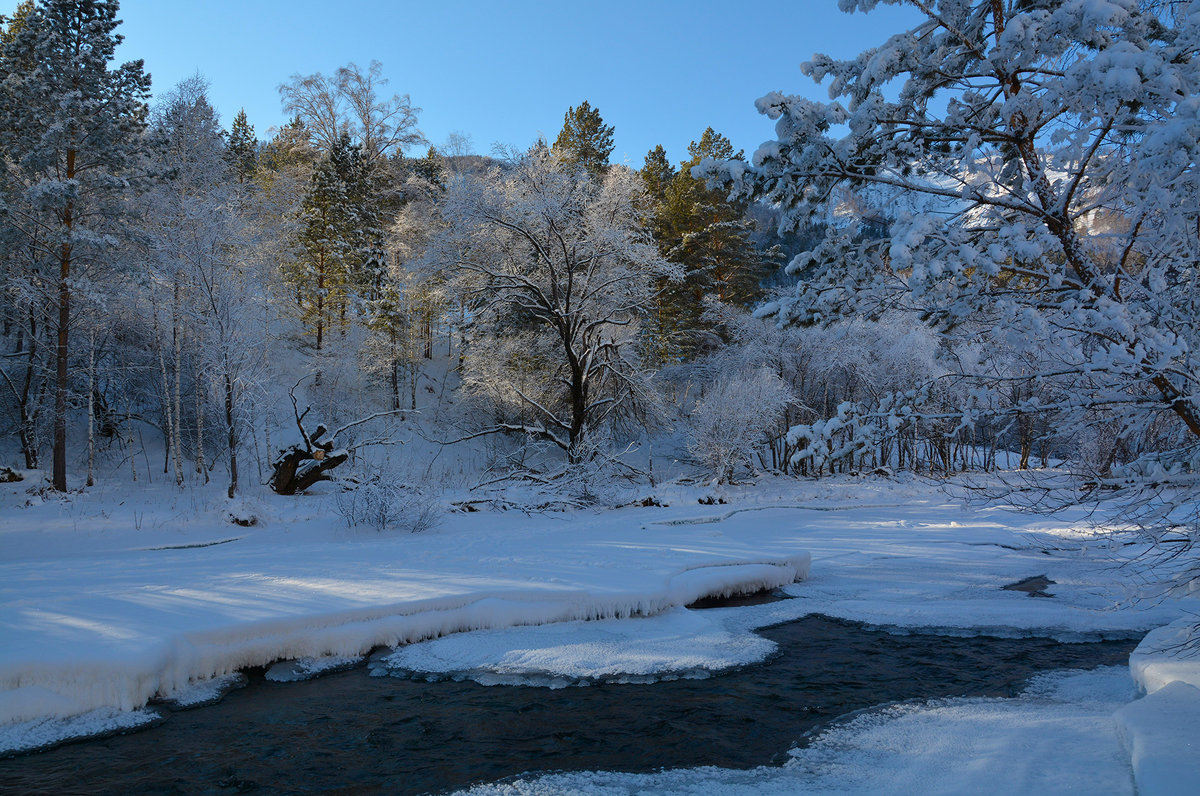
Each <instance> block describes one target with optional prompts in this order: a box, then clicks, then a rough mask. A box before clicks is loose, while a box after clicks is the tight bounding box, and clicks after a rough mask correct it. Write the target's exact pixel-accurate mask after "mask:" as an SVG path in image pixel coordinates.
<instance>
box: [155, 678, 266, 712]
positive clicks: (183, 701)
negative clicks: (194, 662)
mask: <svg viewBox="0 0 1200 796" xmlns="http://www.w3.org/2000/svg"><path fill="white" fill-rule="evenodd" d="M247 682H249V680H248V679H247V678H246V675H244V674H242V673H241V672H234V673H233V674H226V675H222V676H220V677H210V678H207V679H204V680H197V681H195V682H191V683H188V684H187V685H185V686H184V687H182V688H180V689H178V690H176V691H172V692H171V693H169V694H167V695H166V696H165V697H164V698H163V701H164V702H166V703H167V705H168V707H174V708H195V707H200V706H201V705H208V704H211V703H213V702H216V701H218V700H219V699H220V698H221V697H223V696H225V695H226V694H227V693H229V692H230V691H232V690H234V689H235V688H243V687H244V686H245V685H246V683H247Z"/></svg>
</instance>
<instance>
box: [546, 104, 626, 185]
mask: <svg viewBox="0 0 1200 796" xmlns="http://www.w3.org/2000/svg"><path fill="white" fill-rule="evenodd" d="M612 151H613V127H612V125H607V124H605V123H604V119H602V118H600V111H599V110H597V109H595V108H593V107H592V106H591V105H589V104H588V102H587V100H584V101H583V102H581V103H580V104H579V106H578V107H571V108H568V109H567V112H566V114H564V115H563V127H562V130H561V131H559V133H558V138H556V139H554V147H553V152H554V154H555V155H557V156H558V157H559V158H561V159H562V160H563V162H565V163H567V164H570V165H571V166H578V167H582V168H584V169H586V170H587V172H588V173H589V174H591V175H592V176H593V177H594V176H596V175H599V174H602V173H603V172H604V171H605V169H607V168H608V156H609V155H611V154H612Z"/></svg>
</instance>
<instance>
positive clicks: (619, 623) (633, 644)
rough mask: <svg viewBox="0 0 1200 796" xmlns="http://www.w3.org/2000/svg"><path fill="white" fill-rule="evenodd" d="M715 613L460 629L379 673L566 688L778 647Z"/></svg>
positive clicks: (691, 671)
mask: <svg viewBox="0 0 1200 796" xmlns="http://www.w3.org/2000/svg"><path fill="white" fill-rule="evenodd" d="M712 614H713V612H708V611H706V612H698V611H689V610H687V609H686V608H675V609H673V610H670V611H668V612H666V613H663V614H659V615H657V616H653V617H643V618H638V619H630V620H600V621H594V622H563V623H559V624H554V625H539V626H536V627H523V628H513V629H509V630H504V631H495V630H484V631H475V632H472V633H459V634H456V635H453V636H447V637H445V638H440V639H436V640H433V641H425V642H422V643H419V644H410V645H408V646H406V647H401V648H400V649H398V650H397V651H396V652H394V653H392V654H391V655H389V656H388V657H386V658H384V659H382V660H381V661H379V662H378V663H375V664H373V667H374V671H373V673H374V674H391V675H393V676H398V677H425V678H427V679H436V678H450V679H455V680H463V679H469V680H474V681H476V682H478V683H481V684H483V685H536V686H544V687H549V688H561V687H564V686H567V685H587V684H590V683H594V682H605V683H652V682H657V681H659V680H664V679H676V678H681V677H683V678H702V677H707V676H709V674H711V673H713V672H719V671H723V670H726V669H730V668H734V667H737V666H746V665H749V664H752V663H758V662H760V661H762V660H764V659H765V658H766V657H767V656H768V655H770V654H771V653H772V652H774V651H775V644H774V642H772V641H769V640H767V639H765V638H762V637H761V636H757V635H754V634H753V633H750V632H747V631H741V632H737V631H731V630H729V629H727V628H726V627H724V626H723V624H722V623H721V621H720V620H719V619H718V618H716V617H714V616H713V615H712Z"/></svg>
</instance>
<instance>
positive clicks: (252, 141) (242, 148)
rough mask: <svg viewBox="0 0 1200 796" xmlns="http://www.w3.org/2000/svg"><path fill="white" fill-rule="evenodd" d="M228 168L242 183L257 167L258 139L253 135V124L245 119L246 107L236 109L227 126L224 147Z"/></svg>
mask: <svg viewBox="0 0 1200 796" xmlns="http://www.w3.org/2000/svg"><path fill="white" fill-rule="evenodd" d="M226 149H227V154H226V159H227V160H228V162H229V169H230V171H232V172H233V174H235V175H236V176H237V179H238V182H240V183H244V182H246V181H247V180H248V179H249V178H251V177H253V176H254V170H255V169H256V168H258V139H257V138H255V137H254V125H252V124H250V122H249V120H247V119H246V109H245V108H242V109H241V110H239V111H238V113H237V116H235V117H233V125H232V126H231V127H230V128H229V143H228V145H227V147H226Z"/></svg>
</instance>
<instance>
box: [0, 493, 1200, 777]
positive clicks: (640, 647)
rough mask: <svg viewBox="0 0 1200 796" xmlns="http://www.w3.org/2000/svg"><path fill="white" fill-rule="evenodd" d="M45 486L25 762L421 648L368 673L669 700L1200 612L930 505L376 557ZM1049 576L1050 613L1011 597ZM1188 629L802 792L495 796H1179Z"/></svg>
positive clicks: (792, 497)
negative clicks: (69, 740) (841, 635)
mask: <svg viewBox="0 0 1200 796" xmlns="http://www.w3.org/2000/svg"><path fill="white" fill-rule="evenodd" d="M27 487H28V482H26V483H20V484H4V485H0V488H2V489H3V492H0V642H2V643H0V746H4V747H6V748H9V749H16V748H29V747H32V746H37V745H43V744H46V743H50V742H52V741H53V740H54V739H55V738H57V737H62V736H65V735H68V734H71V733H78V732H85V731H90V730H91V731H98V732H104V731H113V730H119V729H121V728H122V727H123V726H128V725H130V724H133V723H137V722H138V721H149V720H152V719H153V718H154V716H155V714H153V713H152V712H148V711H143V712H140V713H139V712H135V711H138V710H139V709H140V708H142V707H143V706H144V705H145V703H146V702H147V700H149V699H151V698H153V697H155V696H158V697H165V698H174V699H176V700H178V701H182V702H186V701H203V700H204V699H208V698H212V697H213V695H215V694H218V693H219V692H220V690H221V688H223V687H228V684H229V683H231V682H233V681H232V680H220V681H216V682H215V683H214V682H209V681H210V679H211V678H218V677H223V676H227V675H229V674H231V673H233V672H235V671H236V670H238V669H239V668H242V667H246V666H253V665H266V664H270V663H272V662H276V661H296V662H295V663H287V664H284V665H282V666H278V667H276V668H275V669H273V671H275V672H276V673H277V675H276V676H277V677H281V678H284V679H289V678H294V677H298V676H305V675H307V674H308V673H311V672H314V671H318V670H320V669H321V668H323V667H324V666H326V665H329V666H335V667H336V666H343V665H346V664H347V663H350V662H352V661H354V660H356V659H357V658H358V657H359V656H362V655H365V654H366V653H368V652H369V651H370V650H371V649H372V648H373V647H376V646H379V645H386V646H395V645H397V644H403V643H406V642H419V641H422V640H426V639H429V640H428V641H423V642H422V643H410V644H408V646H402V647H400V649H399V650H398V651H397V652H396V653H394V654H393V655H392V656H390V657H389V658H388V659H386V660H381V659H377V660H374V661H373V662H372V666H374V667H377V668H378V667H391V668H393V669H399V670H402V671H408V672H412V673H414V674H427V675H429V676H456V677H472V678H474V679H478V680H480V681H482V682H497V683H507V682H529V683H540V684H543V685H551V686H553V685H567V684H577V683H584V682H589V681H593V680H617V681H632V682H643V681H645V682H649V681H652V680H654V679H658V678H662V677H678V676H687V677H695V676H704V675H705V674H707V673H710V672H713V671H719V670H720V669H723V668H727V667H730V666H736V665H742V664H745V663H750V662H754V661H757V660H761V659H762V658H763V657H765V656H766V655H768V654H769V653H770V651H771V649H772V646H771V644H770V643H769V642H766V641H765V640H763V639H761V638H760V637H758V636H756V635H754V634H753V633H752V632H751V631H752V630H753V629H754V628H756V627H761V626H764V625H766V624H771V623H774V622H779V621H785V620H788V619H793V618H797V617H799V616H802V615H804V614H807V613H822V614H827V615H831V616H836V617H842V618H847V619H854V620H860V621H865V622H868V623H872V624H876V625H881V626H886V627H889V628H892V629H894V630H898V631H902V630H903V629H904V628H934V629H938V630H940V631H941V632H946V633H980V632H987V633H991V634H997V633H999V634H1006V635H1013V634H1015V635H1039V636H1047V635H1049V636H1054V637H1057V638H1060V639H1063V640H1065V641H1071V640H1083V639H1088V638H1096V637H1110V636H1137V635H1141V634H1142V633H1145V632H1147V631H1149V630H1151V629H1154V628H1158V627H1161V626H1165V625H1168V624H1169V623H1172V622H1176V621H1178V620H1186V619H1187V617H1188V615H1189V613H1196V612H1198V611H1200V604H1198V601H1197V600H1196V599H1195V598H1194V597H1187V598H1180V597H1176V598H1171V599H1170V600H1166V601H1149V600H1145V599H1144V598H1145V597H1146V596H1147V595H1148V594H1149V593H1150V591H1149V590H1150V586H1148V585H1146V584H1144V583H1143V580H1144V579H1141V578H1137V577H1134V573H1136V568H1132V569H1131V568H1130V567H1118V566H1116V564H1117V560H1116V559H1114V556H1115V555H1117V554H1120V555H1128V554H1129V553H1131V552H1134V551H1136V547H1119V548H1113V549H1111V550H1110V544H1111V542H1110V541H1109V540H1108V539H1105V538H1103V537H1098V536H1094V535H1093V534H1092V533H1091V531H1090V530H1089V529H1088V518H1087V517H1086V515H1085V514H1084V513H1083V512H1082V511H1080V512H1078V513H1076V514H1074V515H1063V516H1056V517H1052V518H1046V517H1034V516H1028V515H1020V514H1016V513H1012V512H1009V511H1006V510H1004V509H1003V508H1001V507H983V508H980V507H973V508H964V507H962V506H961V505H960V504H958V503H956V502H955V501H953V500H951V499H949V498H947V497H946V496H945V495H943V494H942V493H941V492H939V491H937V490H936V489H934V488H932V487H931V486H928V485H926V484H923V483H920V482H917V481H903V482H895V481H885V480H875V479H847V480H839V481H823V482H802V481H795V480H790V479H780V480H766V481H764V482H761V483H759V484H757V485H754V486H747V487H738V488H729V489H726V490H725V491H724V492H722V493H720V496H721V497H723V498H724V499H726V500H727V501H728V502H727V503H726V504H724V505H701V504H700V503H699V502H698V499H699V498H702V497H707V496H710V495H714V494H716V493H714V492H713V490H711V489H706V488H702V487H696V486H683V485H667V486H664V487H659V488H658V489H657V490H653V491H652V490H650V489H649V488H646V490H645V492H644V494H643V495H642V496H649V495H650V494H651V493H652V492H653V495H654V496H655V497H656V498H657V500H658V502H660V503H664V504H667V505H666V506H629V507H625V508H617V509H607V510H597V511H580V512H575V513H571V514H562V513H531V514H525V513H522V512H519V511H507V512H500V511H488V510H485V511H479V512H472V513H452V514H447V515H446V517H445V518H444V520H443V522H442V523H441V524H440V525H439V526H438V527H437V528H435V529H433V530H431V531H427V532H425V533H421V534H382V535H381V534H376V533H374V532H364V531H355V532H350V531H347V530H346V529H345V527H344V526H343V525H341V524H340V521H339V520H336V519H330V517H331V512H330V503H331V498H330V495H329V494H328V492H325V493H320V492H319V491H318V494H313V495H306V496H298V497H294V498H277V497H274V496H271V497H262V498H260V499H259V502H257V503H252V504H250V505H247V506H242V507H241V508H240V510H239V513H240V515H243V516H244V515H249V514H253V515H255V516H256V517H257V518H258V523H257V524H256V525H254V526H252V527H241V526H238V525H234V524H232V523H231V522H230V520H229V517H228V508H227V505H226V504H225V503H224V502H223V501H221V500H220V499H219V497H218V496H217V495H218V492H217V491H216V490H215V489H214V491H213V492H212V493H211V497H198V495H202V494H203V493H201V492H199V491H198V490H189V491H188V492H184V493H169V492H166V491H160V492H153V491H150V492H147V491H130V490H126V491H121V490H120V489H119V488H117V487H110V488H107V489H106V488H105V487H103V486H102V487H99V488H97V489H94V490H92V491H91V492H89V493H87V494H83V495H75V496H72V497H71V498H69V499H68V500H63V501H60V500H58V499H50V498H47V499H43V498H40V497H38V496H36V495H28V494H27V493H26V491H25V489H26V488H27ZM147 495H150V496H151V497H147ZM26 502H28V503H30V504H31V505H28V506H26V505H24V504H25V503H26ZM810 555H811V571H810V569H809V556H810ZM806 574H807V578H806V577H805V576H806ZM1038 575H1044V576H1045V577H1046V578H1047V579H1048V580H1050V581H1053V583H1052V584H1050V585H1048V586H1047V587H1046V591H1048V592H1049V593H1050V594H1052V595H1053V597H1052V598H1050V599H1045V598H1034V597H1029V596H1028V595H1026V594H1025V593H1023V592H1021V591H1011V590H1008V591H1006V590H1003V589H1002V588H1001V587H1002V586H1005V585H1007V584H1011V583H1014V582H1017V581H1020V580H1022V579H1024V578H1027V577H1030V576H1038ZM797 581H798V582H797ZM779 586H785V587H786V589H787V591H788V592H789V593H790V594H792V595H794V596H795V597H797V598H798V599H793V600H787V601H783V602H778V603H772V604H769V605H761V606H756V607H754V608H753V609H746V610H744V611H741V610H739V611H728V612H721V617H722V618H721V619H720V620H717V619H713V618H709V617H707V616H704V615H700V614H698V613H697V612H694V611H687V610H683V609H682V608H681V607H680V606H683V605H686V604H688V603H690V602H692V601H694V600H696V599H697V598H700V597H702V596H705V595H709V594H722V593H730V592H738V591H753V590H757V589H761V588H774V587H779ZM629 617H651V618H649V619H646V618H633V619H631V618H629ZM580 620H601V621H591V622H584V621H580ZM1183 627H1184V625H1182V624H1179V625H1176V626H1174V629H1173V630H1171V631H1160V632H1159V633H1158V634H1156V635H1155V636H1153V637H1152V638H1151V639H1148V640H1147V643H1146V644H1143V647H1142V648H1140V649H1139V653H1140V654H1139V655H1138V656H1135V659H1134V666H1133V669H1132V673H1133V675H1134V676H1131V670H1127V669H1124V668H1121V669H1119V670H1101V671H1098V672H1093V673H1085V674H1079V673H1076V674H1061V675H1053V676H1049V677H1047V678H1043V679H1042V680H1039V681H1037V682H1035V683H1034V684H1032V685H1031V686H1030V689H1029V690H1028V691H1027V692H1026V693H1025V694H1024V695H1022V696H1020V697H1019V698H1016V699H1011V700H979V699H969V700H968V699H963V700H941V701H938V702H935V703H927V704H920V705H903V706H897V707H894V708H890V709H886V710H883V711H880V712H873V713H870V714H867V715H864V716H860V717H858V718H856V719H854V720H852V721H850V722H848V723H846V724H843V725H839V726H837V727H835V728H833V729H831V730H829V731H828V732H827V733H826V734H824V735H822V736H821V737H820V738H818V739H816V740H815V741H814V743H813V744H812V745H811V746H809V747H806V748H805V749H802V750H797V751H796V752H795V753H794V757H793V760H792V761H791V762H790V763H789V764H788V765H787V766H785V767H783V768H772V769H759V770H755V771H751V772H733V771H719V770H712V769H701V770H695V771H681V772H665V773H660V774H653V775H642V776H635V775H625V774H621V775H609V774H603V773H599V774H571V775H558V776H557V777H550V778H544V779H539V780H531V781H527V782H521V783H512V784H508V785H505V786H503V788H501V789H500V790H501V792H521V793H525V792H530V793H542V792H562V791H578V790H586V791H596V792H613V793H626V792H641V791H664V792H683V793H688V792H699V791H705V792H710V791H728V792H746V793H750V792H756V793H757V792H771V791H775V792H795V791H797V790H805V789H809V790H815V791H830V790H835V791H836V790H844V791H848V792H862V791H878V790H881V789H882V790H893V791H899V790H911V789H917V788H920V789H921V790H926V791H931V792H962V791H968V790H980V789H982V790H991V791H1008V792H1011V791H1024V790H1042V791H1056V790H1064V789H1068V786H1070V787H1076V788H1081V789H1082V790H1084V791H1087V792H1132V789H1133V787H1134V778H1135V777H1136V782H1137V785H1138V786H1139V787H1140V788H1141V790H1142V792H1164V793H1165V792H1174V790H1173V789H1175V788H1178V787H1179V786H1180V785H1181V783H1191V782H1194V781H1195V780H1193V779H1188V777H1191V776H1192V775H1193V773H1194V769H1195V766H1196V763H1195V761H1196V760H1197V759H1200V754H1197V753H1196V745H1195V744H1196V734H1197V732H1198V731H1197V726H1198V724H1197V722H1196V721H1195V719H1194V715H1193V713H1194V712H1195V710H1196V705H1197V704H1198V703H1197V701H1196V699H1195V694H1200V690H1197V686H1198V685H1200V676H1198V674H1197V673H1198V672H1200V659H1192V660H1191V661H1189V660H1188V659H1186V658H1181V657H1180V656H1179V655H1178V654H1177V652H1178V650H1177V648H1176V646H1177V645H1176V644H1175V643H1174V641H1176V640H1177V638H1176V636H1175V635H1172V636H1171V637H1170V638H1169V639H1168V638H1166V636H1165V635H1164V634H1167V633H1168V632H1169V633H1171V634H1179V633H1185V632H1186V630H1184V629H1181V628H1183ZM506 628H510V629H509V630H505V629H506ZM451 634H454V635H451ZM438 637H441V638H438ZM1193 662H1196V663H1197V664H1198V665H1192V663H1193ZM439 673H440V674H439ZM1135 678H1136V679H1135ZM209 686H211V687H209ZM648 687H652V686H648ZM206 688H207V690H206ZM1139 689H1141V691H1139ZM1188 689H1190V691H1189V690H1188ZM1141 692H1150V695H1149V696H1146V697H1142V698H1140V699H1135V698H1136V697H1137V696H1138V694H1139V693H1141ZM1193 692H1195V693H1193ZM121 722H125V724H122V723H121ZM1189 743H1190V744H1192V746H1191V747H1190V748H1189V747H1188V746H1187V744H1189ZM1050 750H1057V751H1050ZM947 760H950V761H954V764H953V765H947V763H946V761H947ZM1001 772H1006V773H1005V774H1004V776H1001ZM1005 777H1007V779H1006V778H1005Z"/></svg>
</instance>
